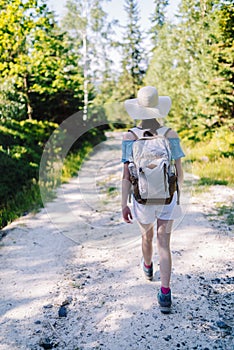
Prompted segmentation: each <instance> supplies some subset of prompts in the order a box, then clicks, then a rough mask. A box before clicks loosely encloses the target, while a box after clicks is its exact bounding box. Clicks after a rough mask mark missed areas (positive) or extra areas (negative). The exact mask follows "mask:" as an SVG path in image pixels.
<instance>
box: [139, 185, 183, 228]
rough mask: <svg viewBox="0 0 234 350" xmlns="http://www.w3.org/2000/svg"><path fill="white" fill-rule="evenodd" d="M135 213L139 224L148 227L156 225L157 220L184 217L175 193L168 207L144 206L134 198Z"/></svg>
mask: <svg viewBox="0 0 234 350" xmlns="http://www.w3.org/2000/svg"><path fill="white" fill-rule="evenodd" d="M133 213H134V216H135V218H136V219H137V221H138V222H140V223H142V224H145V225H146V224H151V223H154V222H155V220H156V219H161V220H175V219H178V218H179V217H181V215H182V209H181V206H180V205H179V204H177V192H175V193H174V196H173V199H172V201H171V203H170V204H167V205H155V204H148V205H143V204H139V203H137V201H136V200H135V199H134V198H133Z"/></svg>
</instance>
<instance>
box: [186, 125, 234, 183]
mask: <svg viewBox="0 0 234 350" xmlns="http://www.w3.org/2000/svg"><path fill="white" fill-rule="evenodd" d="M186 148H187V149H186ZM185 149H186V152H185V153H186V159H185V168H187V169H189V170H188V171H189V172H192V173H193V174H194V175H197V176H199V178H200V180H199V181H198V185H226V186H231V187H233V186H234V171H233V169H234V133H233V132H232V131H230V130H229V129H227V128H223V129H220V130H219V131H217V132H216V133H215V134H214V135H213V137H212V139H210V140H207V141H204V142H199V143H195V144H192V143H185Z"/></svg>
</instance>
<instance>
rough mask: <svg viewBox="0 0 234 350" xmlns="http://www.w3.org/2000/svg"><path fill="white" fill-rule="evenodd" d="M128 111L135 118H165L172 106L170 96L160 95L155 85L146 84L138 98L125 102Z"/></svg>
mask: <svg viewBox="0 0 234 350" xmlns="http://www.w3.org/2000/svg"><path fill="white" fill-rule="evenodd" d="M124 105H125V108H126V111H127V112H128V114H129V115H130V117H131V118H133V119H140V120H144V119H154V118H165V117H166V116H167V115H168V113H169V111H170V108H171V98H170V97H169V96H158V91H157V89H156V88H155V87H153V86H145V87H143V88H141V89H140V90H139V91H138V94H137V98H133V99H130V100H126V101H125V102H124Z"/></svg>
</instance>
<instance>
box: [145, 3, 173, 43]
mask: <svg viewBox="0 0 234 350" xmlns="http://www.w3.org/2000/svg"><path fill="white" fill-rule="evenodd" d="M154 3H155V9H154V13H153V14H152V15H151V17H150V20H151V28H150V31H149V33H150V34H151V41H152V43H153V46H154V47H155V46H157V43H158V32H159V31H160V30H161V29H162V27H163V26H164V24H165V22H166V8H167V6H168V5H169V0H154Z"/></svg>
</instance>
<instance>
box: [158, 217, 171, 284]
mask: <svg viewBox="0 0 234 350" xmlns="http://www.w3.org/2000/svg"><path fill="white" fill-rule="evenodd" d="M157 224H158V226H157V247H158V254H159V264H160V278H161V285H162V287H165V288H169V287H170V279H171V265H172V262H171V250H170V238H171V229H172V224H173V220H161V219H158V221H157Z"/></svg>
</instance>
